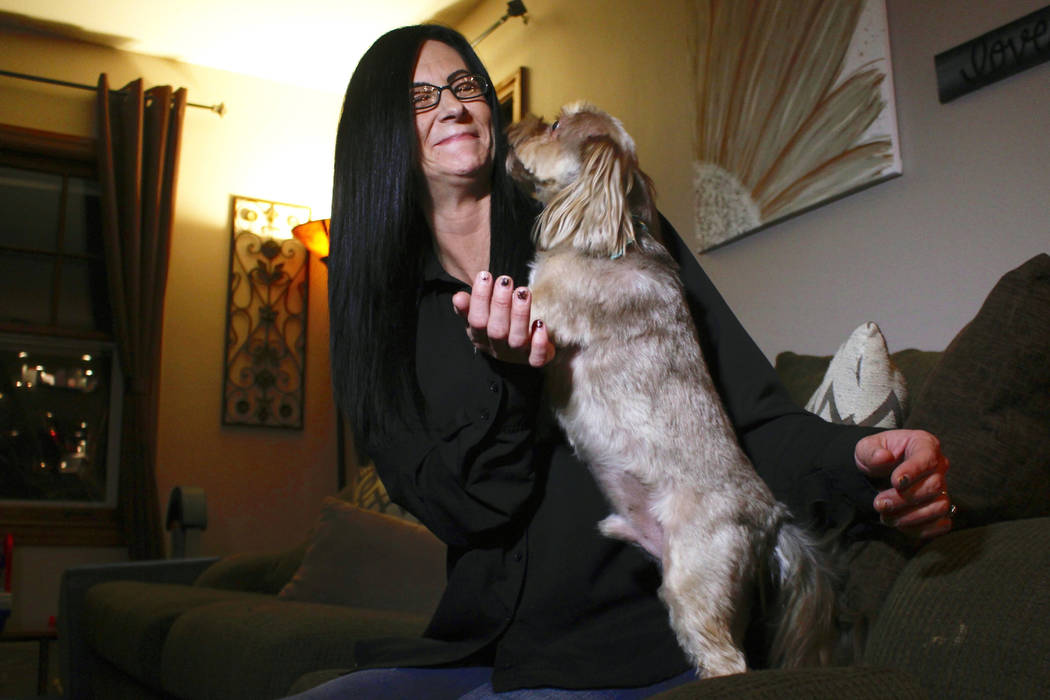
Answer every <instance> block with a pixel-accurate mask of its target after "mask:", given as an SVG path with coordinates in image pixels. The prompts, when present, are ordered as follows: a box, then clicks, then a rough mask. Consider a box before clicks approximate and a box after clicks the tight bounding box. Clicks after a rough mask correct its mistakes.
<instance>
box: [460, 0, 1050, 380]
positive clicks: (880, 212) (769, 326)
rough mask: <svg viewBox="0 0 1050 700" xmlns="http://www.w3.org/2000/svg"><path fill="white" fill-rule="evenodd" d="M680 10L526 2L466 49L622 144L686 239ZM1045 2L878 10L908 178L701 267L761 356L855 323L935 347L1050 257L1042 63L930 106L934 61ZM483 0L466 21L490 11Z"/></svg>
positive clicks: (829, 340) (966, 1)
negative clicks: (588, 108)
mask: <svg viewBox="0 0 1050 700" xmlns="http://www.w3.org/2000/svg"><path fill="white" fill-rule="evenodd" d="M689 2H690V0H663V1H662V2H659V3H647V4H645V6H644V10H642V9H639V8H640V6H639V4H638V3H635V2H630V1H629V0H576V1H575V2H571V3H566V2H558V1H557V0H529V2H528V3H527V7H528V9H529V14H530V20H529V23H528V24H523V23H522V22H521V20H518V19H514V20H510V21H509V22H508V23H507V24H505V25H504V26H502V27H501V28H500V29H498V30H497V31H496V32H494V33H493V34H492V35H491V36H489V37H488V38H486V39H485V40H484V41H483V42H482V43H481V44H480V45H479V47H478V50H479V53H480V54H481V56H482V59H483V60H484V61H485V63H486V65H487V66H488V67H489V69H490V71H491V73H492V75H493V79H494V80H497V81H498V80H499V79H500V78H502V77H503V76H505V75H509V74H510V73H511V71H512V70H514V69H515V68H516V67H517V66H519V65H523V66H526V67H527V69H528V70H529V78H530V81H529V85H528V100H529V107H530V108H531V110H532V111H534V112H536V113H538V114H545V115H548V116H550V115H552V114H554V113H555V112H556V111H557V108H558V106H559V105H560V104H562V103H564V102H568V101H571V100H575V99H579V98H586V99H589V100H591V101H593V102H595V103H597V104H598V105H599V106H601V107H603V108H604V109H606V110H608V111H610V112H612V113H614V114H616V115H617V116H619V117H620V118H621V119H622V120H623V121H624V124H625V126H626V127H627V129H628V130H629V131H630V132H631V133H632V134H633V135H634V137H635V140H636V142H637V144H638V151H639V156H640V158H641V162H642V166H643V167H644V168H646V170H648V172H649V173H650V175H652V176H653V178H654V180H655V181H656V186H657V189H658V191H659V204H660V207H661V209H662V210H663V212H664V213H665V214H666V215H667V216H668V218H669V219H670V220H671V222H672V223H673V224H674V225H675V227H676V228H677V229H678V231H679V232H680V233H682V234H683V235H689V234H690V233H691V230H692V212H691V207H692V204H691V198H692V193H691V178H692V174H691V173H692V171H691V158H690V153H691V150H692V144H693V122H692V119H693V116H692V115H693V105H692V102H691V100H692V97H691V91H690V85H689V83H690V63H689V56H690V55H691V49H690V48H689V43H688V42H689V35H688V28H689V26H690V21H691V20H690V13H689V9H688V8H689ZM1045 4H1046V3H1045V0H1000V1H998V2H994V3H989V2H984V1H983V0H923V2H913V1H909V0H888V1H887V14H888V16H889V25H890V39H891V50H892V60H893V73H894V81H895V84H896V97H897V112H898V124H899V130H900V139H901V150H902V157H903V162H904V174H903V175H902V176H901V177H899V178H896V179H894V180H891V181H889V182H886V183H883V184H880V185H877V186H875V187H872V188H869V189H867V190H864V191H862V192H859V193H857V194H854V195H851V196H849V197H846V198H844V199H841V200H839V201H837V202H833V203H831V204H828V205H826V206H824V207H821V208H819V209H817V210H814V211H811V212H809V213H806V214H803V215H801V216H799V217H796V218H794V219H791V220H789V221H786V222H783V223H780V224H778V225H776V226H773V227H770V228H768V229H766V230H764V231H762V232H760V233H757V234H755V235H753V236H749V237H747V238H745V239H742V240H739V241H737V242H735V243H732V244H730V245H728V246H726V247H724V248H721V249H719V250H716V251H713V252H710V253H707V254H704V255H702V256H700V261H701V264H702V265H703V266H704V268H705V269H706V270H707V272H708V273H709V274H710V275H711V277H712V278H713V279H714V281H715V283H716V285H717V286H718V287H719V289H720V290H721V291H722V293H723V295H724V296H725V297H726V299H727V301H728V302H729V303H730V305H731V306H732V307H733V309H734V310H735V311H736V313H737V315H738V316H739V317H740V319H741V321H742V322H743V323H744V325H745V327H747V328H748V330H749V331H750V332H751V334H752V335H753V336H754V338H755V340H756V341H757V342H758V344H759V346H760V347H761V348H762V350H763V351H764V352H765V353H766V355H767V356H768V357H769V358H770V359H773V358H774V357H775V355H776V354H777V353H778V352H780V351H783V350H788V349H791V350H796V351H801V352H819V353H830V352H832V351H834V349H835V348H836V347H838V345H839V343H841V342H842V341H843V340H844V339H845V337H846V336H847V335H848V334H849V332H850V331H851V330H852V329H853V328H855V327H856V326H857V325H859V324H860V323H862V322H864V321H867V320H874V321H876V322H878V323H879V324H880V326H882V328H883V331H884V332H885V334H886V335H887V338H888V340H889V344H890V349H891V350H899V349H903V348H906V347H918V348H921V349H926V350H933V349H942V348H944V347H945V345H947V343H948V342H949V341H950V340H951V339H952V337H954V335H955V334H956V333H957V332H958V330H959V329H960V328H961V327H962V326H963V325H964V324H965V323H966V322H967V321H968V320H969V319H970V318H971V317H972V316H973V315H974V314H975V313H976V311H977V309H978V308H979V307H980V305H981V303H982V301H983V300H984V298H985V296H986V295H987V293H988V292H989V291H990V289H991V287H992V286H993V285H994V284H995V281H996V280H997V279H998V278H999V277H1000V276H1001V275H1002V274H1003V273H1005V272H1006V271H1007V270H1009V269H1012V268H1013V267H1016V266H1017V265H1019V264H1021V263H1022V262H1024V261H1025V260H1027V259H1028V258H1029V257H1031V256H1033V255H1035V254H1036V253H1039V252H1043V251H1047V250H1050V225H1048V222H1047V219H1048V216H1047V212H1048V204H1050V169H1048V168H1047V163H1048V162H1050V139H1048V138H1047V125H1048V124H1050V100H1048V99H1047V98H1046V96H1047V94H1050V90H1048V87H1050V65H1047V64H1043V65H1041V66H1037V67H1035V68H1032V69H1030V70H1028V71H1026V72H1024V73H1021V74H1018V75H1016V76H1014V77H1012V78H1009V79H1007V80H1005V81H1003V82H1000V83H996V84H994V85H992V86H989V87H986V88H984V89H982V90H980V91H978V92H976V93H973V94H970V95H967V96H964V97H962V98H960V99H958V100H956V101H954V102H951V103H949V104H946V105H941V104H939V103H938V101H937V89H936V79H935V73H934V62H933V57H934V56H935V55H936V54H937V53H940V52H941V51H944V50H946V49H949V48H952V47H954V46H956V45H958V44H960V43H962V42H964V41H967V40H969V39H972V38H974V37H976V36H979V35H980V34H983V33H985V32H987V31H989V30H992V29H995V28H997V27H999V26H1001V25H1003V24H1006V23H1008V22H1010V21H1012V20H1014V19H1017V18H1019V17H1021V16H1023V15H1025V14H1027V13H1029V12H1032V11H1033V10H1036V9H1038V8H1040V7H1042V6H1044V5H1045ZM503 11H504V3H502V2H499V1H498V0H485V1H484V2H483V3H482V4H481V5H480V6H479V8H478V9H477V10H475V11H474V13H473V14H472V15H470V16H469V17H468V18H467V19H466V20H465V21H464V22H463V23H462V25H461V26H460V28H461V29H462V30H463V32H464V34H465V35H466V36H467V37H468V38H472V37H474V36H477V35H478V34H480V33H481V31H482V30H483V29H484V28H486V27H487V26H488V25H490V24H491V23H492V22H493V21H495V19H497V18H498V17H500V16H501V15H502V14H503Z"/></svg>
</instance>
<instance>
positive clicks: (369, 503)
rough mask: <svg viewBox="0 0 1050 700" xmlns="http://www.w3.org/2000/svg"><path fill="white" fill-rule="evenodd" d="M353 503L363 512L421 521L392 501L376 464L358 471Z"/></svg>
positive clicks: (364, 466) (415, 521)
mask: <svg viewBox="0 0 1050 700" xmlns="http://www.w3.org/2000/svg"><path fill="white" fill-rule="evenodd" d="M349 500H350V502H351V503H353V504H354V505H356V506H357V507H358V508H360V509H362V510H374V511H376V512H377V513H384V514H385V515H392V516H394V517H395V518H401V519H402V520H407V521H409V522H412V523H418V522H419V521H418V520H417V519H416V518H415V517H414V516H413V515H412V514H411V513H409V512H408V511H407V510H405V509H404V508H402V507H401V506H399V505H398V504H396V503H394V502H393V501H391V500H390V495H389V494H387V492H386V487H385V486H383V482H382V481H380V479H379V474H377V473H376V468H375V465H374V464H371V463H368V464H365V465H362V466H361V467H359V468H358V470H357V482H356V483H355V484H354V492H353V496H352V498H350V499H349Z"/></svg>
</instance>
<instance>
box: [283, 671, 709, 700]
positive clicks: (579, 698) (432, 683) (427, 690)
mask: <svg viewBox="0 0 1050 700" xmlns="http://www.w3.org/2000/svg"><path fill="white" fill-rule="evenodd" d="M696 678H697V676H696V672H695V671H687V672H686V673H683V674H682V675H680V676H675V677H674V678H670V679H668V680H666V681H661V682H660V683H657V684H655V685H650V686H646V687H644V688H603V689H600V690H560V689H558V688H530V689H526V690H511V691H507V692H504V693H497V692H495V691H494V690H493V689H492V669H491V668H489V667H487V666H468V667H464V668H377V669H368V670H365V671H355V672H354V673H349V674H347V675H345V676H341V677H340V678H336V679H334V680H331V681H328V682H327V683H324V684H322V685H319V686H317V687H316V688H311V689H310V690H307V691H306V692H304V693H299V694H298V695H293V696H292V697H291V698H287V699H286V700H350V699H351V698H353V700H401V699H402V698H404V699H405V700H487V699H488V698H496V699H498V700H640V699H641V698H647V697H649V696H650V695H655V694H656V693H659V692H662V691H664V690H667V689H669V688H674V687H675V686H679V685H684V684H685V683H689V682H691V681H694V680H696Z"/></svg>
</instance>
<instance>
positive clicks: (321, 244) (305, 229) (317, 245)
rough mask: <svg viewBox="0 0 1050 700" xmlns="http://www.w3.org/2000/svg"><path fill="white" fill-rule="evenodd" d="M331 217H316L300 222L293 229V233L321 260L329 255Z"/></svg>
mask: <svg viewBox="0 0 1050 700" xmlns="http://www.w3.org/2000/svg"><path fill="white" fill-rule="evenodd" d="M330 223H331V219H315V220H314V221H307V222H306V223H305V224H299V225H298V226H296V227H295V228H293V229H292V235H294V236H295V237H296V238H298V239H299V240H300V241H301V242H302V244H303V245H305V246H306V249H307V250H309V251H310V252H311V253H314V254H315V255H317V256H318V257H319V258H320V259H321V260H324V259H325V258H327V257H328V226H329V224H330Z"/></svg>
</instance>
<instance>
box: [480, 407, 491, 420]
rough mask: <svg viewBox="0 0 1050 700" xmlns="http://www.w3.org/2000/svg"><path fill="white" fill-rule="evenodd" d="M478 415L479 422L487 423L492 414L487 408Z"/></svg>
mask: <svg viewBox="0 0 1050 700" xmlns="http://www.w3.org/2000/svg"><path fill="white" fill-rule="evenodd" d="M479 415H480V416H481V420H485V421H487V420H488V419H489V416H490V415H492V414H490V413H489V410H488V409H487V408H483V409H481V413H480V414H479Z"/></svg>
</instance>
